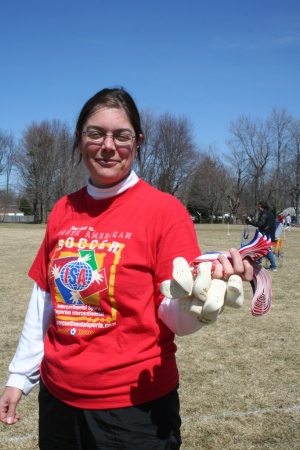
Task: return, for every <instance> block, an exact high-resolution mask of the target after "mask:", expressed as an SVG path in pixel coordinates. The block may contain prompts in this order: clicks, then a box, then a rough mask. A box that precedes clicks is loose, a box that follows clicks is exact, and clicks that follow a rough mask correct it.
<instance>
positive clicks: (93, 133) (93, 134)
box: [81, 130, 135, 145]
mask: <svg viewBox="0 0 300 450" xmlns="http://www.w3.org/2000/svg"><path fill="white" fill-rule="evenodd" d="M81 133H82V134H85V137H86V140H87V141H90V142H95V144H103V142H104V141H105V139H106V138H107V137H110V138H112V139H113V141H114V143H115V145H126V144H127V145H128V144H131V142H132V140H133V139H135V136H132V134H130V133H116V134H106V133H103V131H99V130H87V131H82V132H81Z"/></svg>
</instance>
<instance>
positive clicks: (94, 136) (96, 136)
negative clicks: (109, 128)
mask: <svg viewBox="0 0 300 450" xmlns="http://www.w3.org/2000/svg"><path fill="white" fill-rule="evenodd" d="M85 135H86V137H87V139H88V140H89V141H95V142H103V141H104V139H105V134H104V133H102V132H101V131H96V130H88V131H86V133H85Z"/></svg>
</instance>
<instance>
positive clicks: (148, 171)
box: [135, 109, 157, 185]
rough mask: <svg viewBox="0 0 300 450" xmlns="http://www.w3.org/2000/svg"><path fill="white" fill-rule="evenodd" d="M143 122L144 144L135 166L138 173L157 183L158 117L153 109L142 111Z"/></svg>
mask: <svg viewBox="0 0 300 450" xmlns="http://www.w3.org/2000/svg"><path fill="white" fill-rule="evenodd" d="M141 123H142V130H143V136H144V140H143V144H142V146H141V152H140V161H139V164H138V167H135V168H136V170H137V172H138V175H139V176H140V177H141V178H143V179H144V180H145V181H147V182H148V183H149V184H152V185H153V184H154V183H155V176H156V162H155V156H156V153H155V136H156V129H157V117H156V116H155V114H154V112H153V111H152V110H151V109H146V110H143V111H141Z"/></svg>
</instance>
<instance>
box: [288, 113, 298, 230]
mask: <svg viewBox="0 0 300 450" xmlns="http://www.w3.org/2000/svg"><path fill="white" fill-rule="evenodd" d="M289 132H290V147H289V148H290V155H291V160H290V164H289V171H288V174H289V181H288V183H289V192H290V199H291V201H292V206H295V211H296V218H297V223H298V222H299V203H300V120H295V119H293V120H291V122H290V124H289Z"/></svg>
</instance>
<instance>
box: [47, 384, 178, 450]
mask: <svg viewBox="0 0 300 450" xmlns="http://www.w3.org/2000/svg"><path fill="white" fill-rule="evenodd" d="M39 408H40V413H39V446H40V449H42V450H98V449H101V450H112V449H124V450H178V449H179V448H180V445H181V438H180V425H181V420H180V416H179V398H178V392H177V389H174V390H173V391H172V392H170V393H169V394H168V395H166V396H164V397H162V398H159V399H157V400H153V401H151V402H148V403H143V404H141V405H137V406H132V407H128V408H116V409H108V410H107V409H106V410H84V409H78V408H74V407H72V406H69V405H67V404H65V403H63V402H61V401H60V400H58V399H56V398H55V397H53V396H52V395H51V394H50V393H49V391H48V390H47V389H46V387H45V386H44V385H43V383H42V382H41V384H40V393H39Z"/></svg>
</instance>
